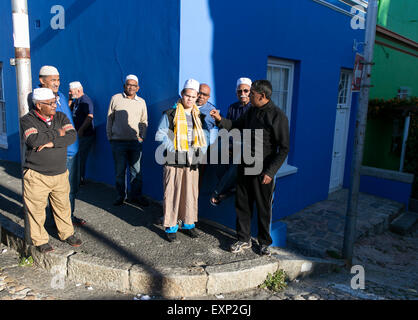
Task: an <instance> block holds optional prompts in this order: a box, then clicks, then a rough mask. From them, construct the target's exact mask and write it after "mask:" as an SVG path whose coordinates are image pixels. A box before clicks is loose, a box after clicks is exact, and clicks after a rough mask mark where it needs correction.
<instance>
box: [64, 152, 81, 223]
mask: <svg viewBox="0 0 418 320" xmlns="http://www.w3.org/2000/svg"><path fill="white" fill-rule="evenodd" d="M67 169H68V173H69V176H68V179H69V181H70V203H71V218H73V217H74V206H75V197H76V195H77V192H78V190H79V187H80V154H79V152H77V154H76V155H74V156H71V157H69V156H67Z"/></svg>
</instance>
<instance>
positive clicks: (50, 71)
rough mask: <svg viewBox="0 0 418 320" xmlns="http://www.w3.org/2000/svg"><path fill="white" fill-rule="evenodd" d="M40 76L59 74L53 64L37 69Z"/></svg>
mask: <svg viewBox="0 0 418 320" xmlns="http://www.w3.org/2000/svg"><path fill="white" fill-rule="evenodd" d="M39 75H40V76H59V72H58V70H57V68H55V67H53V66H43V67H42V68H41V70H39Z"/></svg>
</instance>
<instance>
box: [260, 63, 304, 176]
mask: <svg viewBox="0 0 418 320" xmlns="http://www.w3.org/2000/svg"><path fill="white" fill-rule="evenodd" d="M269 68H277V69H279V70H280V68H286V69H288V70H289V75H288V83H287V99H286V112H285V114H286V116H287V118H288V120H289V129H290V121H291V116H292V100H293V82H294V80H295V62H293V61H291V60H284V59H279V58H275V57H268V60H267V72H266V76H267V79H268V80H269V81H271V77H269ZM272 85H273V83H272ZM273 91H276V90H274V88H273ZM273 102H274V103H275V104H276V105H277V106H278V107H279V108H280V109H281V110H283V109H282V107H281V106H280V105H279V104H277V103H276V101H273ZM288 158H289V157H288V156H287V157H286V159H285V161H284V163H283V165H282V166H281V167H280V169H279V171H278V172H277V174H276V178H281V177H285V176H287V175H291V174H295V173H296V172H297V171H298V168H297V167H294V166H292V165H290V164H289V163H288Z"/></svg>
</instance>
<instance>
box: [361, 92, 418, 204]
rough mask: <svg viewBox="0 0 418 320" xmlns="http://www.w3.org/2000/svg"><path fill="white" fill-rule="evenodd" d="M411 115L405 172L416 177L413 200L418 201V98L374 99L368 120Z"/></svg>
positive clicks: (402, 117) (370, 105)
mask: <svg viewBox="0 0 418 320" xmlns="http://www.w3.org/2000/svg"><path fill="white" fill-rule="evenodd" d="M408 114H410V115H411V121H410V125H409V132H408V140H407V141H406V151H405V162H404V171H405V172H408V173H413V174H414V175H415V178H414V182H413V185H412V195H411V196H412V198H415V199H418V97H411V98H408V99H399V98H394V99H389V100H383V99H372V100H370V101H369V109H368V114H367V117H368V118H374V119H379V118H391V119H394V118H398V119H402V120H404V119H405V117H406V116H407V115H408Z"/></svg>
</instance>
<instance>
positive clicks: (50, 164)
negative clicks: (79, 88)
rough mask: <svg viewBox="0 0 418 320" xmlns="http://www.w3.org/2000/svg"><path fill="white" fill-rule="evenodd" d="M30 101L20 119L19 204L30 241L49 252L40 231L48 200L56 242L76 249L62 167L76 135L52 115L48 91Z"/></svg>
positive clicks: (60, 116)
mask: <svg viewBox="0 0 418 320" xmlns="http://www.w3.org/2000/svg"><path fill="white" fill-rule="evenodd" d="M32 100H33V103H34V106H35V108H34V109H32V110H31V111H30V112H29V113H28V114H26V115H25V116H23V117H22V118H21V119H20V125H21V129H22V134H23V139H24V141H25V144H26V154H25V163H24V165H23V169H24V170H23V200H24V202H25V205H26V207H27V210H28V220H29V221H28V222H29V233H30V237H31V240H32V242H33V244H34V245H35V246H36V247H37V249H38V250H39V251H40V252H43V253H45V252H49V251H52V250H53V248H52V247H51V245H50V244H49V243H48V242H49V236H48V233H47V231H46V230H45V227H44V223H45V219H46V215H45V208H46V206H47V201H48V198H49V202H50V204H51V207H52V212H53V215H54V219H55V224H56V226H57V229H58V236H59V238H60V240H61V241H65V242H67V243H68V244H69V245H71V246H73V247H78V246H80V245H81V240H79V239H77V238H76V237H75V236H74V227H73V224H72V221H71V205H70V198H69V193H70V183H69V180H68V170H67V167H66V157H67V146H69V145H71V144H72V143H74V141H75V140H76V135H77V132H76V131H75V129H74V127H73V125H72V124H71V122H70V120H69V119H68V118H67V116H66V115H65V114H64V113H62V112H56V108H57V103H56V98H55V95H54V93H53V91H52V90H51V89H48V88H37V89H35V90H34V91H33V95H32Z"/></svg>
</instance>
